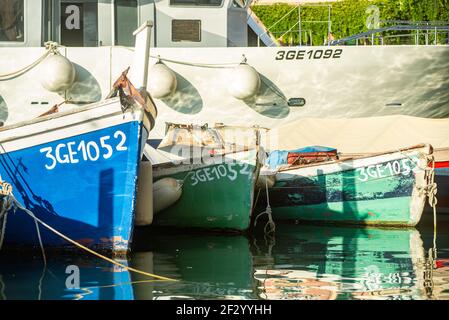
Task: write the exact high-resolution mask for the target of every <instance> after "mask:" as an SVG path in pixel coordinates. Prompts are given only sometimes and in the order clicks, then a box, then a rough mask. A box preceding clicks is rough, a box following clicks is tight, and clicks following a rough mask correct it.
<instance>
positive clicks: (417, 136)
mask: <svg viewBox="0 0 449 320" xmlns="http://www.w3.org/2000/svg"><path fill="white" fill-rule="evenodd" d="M420 143H429V144H431V145H432V146H433V147H434V150H435V159H436V160H437V161H444V160H449V152H448V151H447V150H449V119H425V118H417V117H411V116H402V115H392V116H382V117H371V118H352V119H329V118H327V119H318V118H302V119H299V120H294V121H290V122H286V123H283V124H280V125H278V126H276V127H275V128H273V129H271V130H270V131H269V132H268V135H267V137H266V141H265V145H264V147H265V149H266V150H289V149H293V148H298V147H301V146H310V145H329V146H332V147H334V148H336V149H338V152H339V154H341V155H347V154H366V153H378V152H385V151H391V150H396V149H399V148H405V147H409V146H413V145H417V144H420ZM445 150H446V151H445Z"/></svg>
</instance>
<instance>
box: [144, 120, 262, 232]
mask: <svg viewBox="0 0 449 320" xmlns="http://www.w3.org/2000/svg"><path fill="white" fill-rule="evenodd" d="M227 128H228V129H229V127H227ZM248 130H249V131H250V132H251V133H252V135H253V138H254V139H253V141H252V142H249V143H247V144H246V145H237V144H229V143H226V142H224V140H223V137H222V136H221V133H220V132H219V130H217V129H212V128H207V126H205V127H195V126H185V125H176V124H170V125H169V127H168V129H167V135H166V138H165V139H164V140H163V141H162V143H161V145H160V146H159V148H158V151H159V152H160V153H161V152H162V153H163V155H164V156H165V157H166V158H170V159H171V160H170V161H166V162H163V163H157V164H153V181H154V190H155V191H154V192H153V195H154V200H153V201H154V206H155V210H154V211H155V215H154V218H153V225H154V226H171V227H182V228H207V229H228V230H237V231H244V230H246V229H248V228H249V225H250V220H251V212H252V208H253V197H254V190H255V183H256V180H257V178H258V174H259V171H260V167H261V162H260V161H259V131H258V130H257V129H248ZM186 154H187V156H186ZM164 179H165V181H164ZM169 181H172V182H173V181H176V182H177V183H176V185H175V188H178V189H179V194H178V197H179V199H176V198H175V199H173V200H176V201H174V203H170V201H167V199H164V197H166V195H167V194H170V190H167V188H168V189H170V186H167V185H164V182H169ZM159 184H160V186H159V187H160V188H159V187H158V185H159ZM158 188H159V189H158ZM164 188H165V189H164ZM171 188H172V190H171V192H173V186H172V187H171ZM169 197H170V195H169ZM167 204H170V205H167Z"/></svg>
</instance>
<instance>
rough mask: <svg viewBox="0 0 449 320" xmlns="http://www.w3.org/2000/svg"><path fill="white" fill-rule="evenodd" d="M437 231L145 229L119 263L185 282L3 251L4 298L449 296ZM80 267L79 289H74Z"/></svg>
mask: <svg viewBox="0 0 449 320" xmlns="http://www.w3.org/2000/svg"><path fill="white" fill-rule="evenodd" d="M439 228H440V230H442V232H443V231H444V230H447V228H443V227H442V226H441V225H440V227H439ZM142 230H143V229H142ZM161 231H162V230H161ZM432 236H433V234H432V232H431V231H430V230H423V231H422V234H420V232H419V231H417V230H416V229H374V228H367V229H363V228H349V227H344V228H343V227H330V226H327V227H318V226H311V225H281V224H278V225H277V230H276V237H275V240H274V241H266V240H265V238H264V237H263V236H259V235H256V236H255V237H253V238H248V237H245V236H243V235H219V234H216V235H213V234H204V233H198V234H187V233H185V234H181V233H179V232H177V231H174V232H170V233H169V232H166V231H163V232H161V233H160V234H154V233H151V234H148V232H143V233H139V232H136V233H135V238H134V244H135V247H134V248H133V253H132V254H131V255H130V256H129V258H128V261H123V260H119V261H118V262H121V263H123V264H125V265H126V264H127V265H128V266H130V267H133V268H136V269H139V270H143V271H146V272H149V273H152V274H157V275H160V276H165V277H169V278H173V279H176V280H179V281H176V282H170V281H160V280H155V279H153V278H151V277H147V276H143V275H140V274H135V273H131V272H129V271H127V270H126V269H124V268H120V267H115V266H113V265H111V264H110V263H108V262H103V261H102V260H99V259H98V258H96V257H91V256H88V255H86V254H83V253H82V254H78V255H59V254H58V255H55V254H53V253H52V252H48V253H47V254H48V256H47V267H46V268H45V267H44V265H43V262H42V259H41V257H40V255H39V252H34V253H32V252H29V253H28V252H25V253H21V254H20V255H13V254H9V253H8V254H7V252H1V253H0V300H1V299H82V300H111V299H115V300H162V299H307V300H312V299H313V300H318V299H321V300H324V299H340V300H342V299H449V295H448V292H449V251H448V248H449V246H448V245H447V244H448V243H449V237H448V235H447V234H438V239H437V240H438V246H439V251H438V260H437V263H436V264H437V267H438V268H437V269H435V270H432V273H429V271H430V268H429V267H428V266H426V264H425V263H426V252H427V249H429V245H431V243H432ZM422 239H424V243H425V245H423V240H422ZM427 243H429V244H427ZM73 266H75V267H77V268H79V280H80V283H79V287H80V288H73V289H70V288H67V284H74V281H73V278H71V277H70V276H71V275H72V274H73V271H71V270H72V269H70V267H72V268H73ZM68 267H69V269H68Z"/></svg>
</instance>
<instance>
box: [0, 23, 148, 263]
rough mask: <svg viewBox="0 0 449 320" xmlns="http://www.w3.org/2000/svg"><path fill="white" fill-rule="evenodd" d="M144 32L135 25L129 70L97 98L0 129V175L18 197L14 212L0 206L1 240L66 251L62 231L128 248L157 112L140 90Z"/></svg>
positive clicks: (90, 243)
mask: <svg viewBox="0 0 449 320" xmlns="http://www.w3.org/2000/svg"><path fill="white" fill-rule="evenodd" d="M150 29H151V22H147V23H145V24H143V25H142V26H141V27H140V28H139V29H138V30H136V32H135V35H136V49H135V55H134V59H133V60H132V61H128V62H129V63H130V64H131V67H130V69H129V74H128V70H126V71H125V72H123V73H122V75H121V76H120V78H119V79H118V80H117V81H116V82H115V84H114V85H113V89H112V91H111V93H110V94H109V95H108V97H107V98H106V99H105V100H103V101H101V102H98V103H93V104H88V105H85V106H82V107H79V108H77V109H74V110H73V109H72V110H67V111H62V112H55V111H57V107H56V108H54V109H53V110H52V111H51V112H49V113H46V114H44V115H43V116H41V117H38V118H36V119H33V120H28V121H24V122H19V123H17V124H14V125H11V126H5V127H2V128H0V148H1V150H0V175H1V178H2V179H3V181H5V182H7V183H9V184H10V186H11V187H12V194H13V195H14V197H15V198H16V200H17V201H18V204H17V205H16V206H15V208H16V210H12V209H11V210H9V211H8V210H5V208H8V205H7V204H6V205H5V206H3V207H2V208H3V211H2V218H3V219H2V223H1V225H2V226H3V228H2V231H3V232H2V236H1V237H0V239H4V244H5V245H10V246H27V247H28V246H38V245H43V246H44V247H56V248H66V247H69V248H72V247H73V246H74V244H73V243H69V242H67V241H66V239H63V237H61V235H63V236H64V237H67V238H69V239H71V240H73V241H75V242H76V243H79V244H81V245H84V246H87V247H90V248H95V249H99V250H106V251H112V252H113V253H117V254H118V253H123V252H126V251H127V250H128V249H129V244H130V242H131V240H132V230H133V223H134V219H135V210H134V204H135V199H136V191H137V176H138V173H139V172H138V168H139V163H140V161H141V157H142V152H143V146H144V144H145V141H146V139H147V137H148V133H149V131H150V130H151V129H152V128H153V127H154V123H155V118H156V114H157V111H156V108H155V106H154V104H153V102H152V99H151V97H149V96H148V94H147V92H146V89H145V88H146V81H147V75H148V73H147V68H146V62H147V58H148V54H149V37H150ZM128 77H129V78H128ZM10 191H11V190H10ZM38 222H39V223H38ZM41 222H43V223H41ZM44 223H45V224H46V225H47V226H49V227H51V228H53V229H54V230H56V231H57V232H58V233H59V234H56V233H55V232H54V231H52V230H50V229H49V228H47V227H45V225H44Z"/></svg>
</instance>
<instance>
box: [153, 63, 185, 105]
mask: <svg viewBox="0 0 449 320" xmlns="http://www.w3.org/2000/svg"><path fill="white" fill-rule="evenodd" d="M148 75H149V77H148V85H147V90H148V92H150V94H151V96H152V97H154V98H156V99H162V98H166V97H168V96H170V95H172V94H173V93H174V92H175V90H176V87H177V85H178V81H177V80H176V75H175V73H174V72H173V71H172V70H171V69H170V68H169V67H167V66H166V65H165V64H163V63H161V62H158V63H156V64H155V65H153V66H152V67H151V68H150V70H149V72H148Z"/></svg>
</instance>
